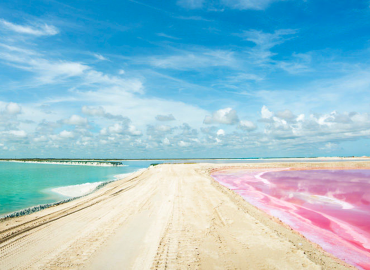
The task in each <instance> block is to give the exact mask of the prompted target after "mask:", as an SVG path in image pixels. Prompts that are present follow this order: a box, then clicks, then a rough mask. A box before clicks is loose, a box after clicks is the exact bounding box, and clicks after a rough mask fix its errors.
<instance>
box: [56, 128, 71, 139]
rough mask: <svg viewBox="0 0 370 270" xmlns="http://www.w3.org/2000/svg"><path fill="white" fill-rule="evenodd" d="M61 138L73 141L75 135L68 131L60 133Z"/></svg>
mask: <svg viewBox="0 0 370 270" xmlns="http://www.w3.org/2000/svg"><path fill="white" fill-rule="evenodd" d="M59 136H60V137H61V138H63V139H71V138H74V136H75V135H74V134H73V132H72V131H67V130H63V131H62V132H60V133H59Z"/></svg>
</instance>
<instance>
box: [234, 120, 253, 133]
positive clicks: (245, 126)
mask: <svg viewBox="0 0 370 270" xmlns="http://www.w3.org/2000/svg"><path fill="white" fill-rule="evenodd" d="M238 128H239V129H241V130H245V131H253V130H256V129H257V126H256V125H255V124H254V123H253V122H252V121H248V120H242V121H240V123H239V126H238Z"/></svg>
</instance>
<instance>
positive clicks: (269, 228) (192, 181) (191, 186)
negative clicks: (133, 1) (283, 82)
mask: <svg viewBox="0 0 370 270" xmlns="http://www.w3.org/2000/svg"><path fill="white" fill-rule="evenodd" d="M226 166H227V167H233V166H237V167H241V166H245V167H249V168H256V167H259V168H261V167H297V168H301V167H304V166H309V167H315V166H316V167H319V166H320V167H335V166H341V167H343V166H348V167H365V166H367V167H370V162H348V163H347V162H346V163H345V164H344V163H343V162H341V163H301V164H299V163H291V164H286V163H285V164H280V163H273V164H271V163H270V164H246V165H241V164H236V165H230V164H227V165H222V164H217V165H216V164H178V165H176V164H172V165H167V164H164V165H158V166H155V167H150V168H149V169H147V170H145V171H142V172H137V173H135V174H133V175H130V176H129V177H127V178H125V179H122V180H119V181H116V182H113V183H111V184H108V185H107V186H105V187H103V188H102V189H100V190H98V191H97V192H95V193H93V194H91V195H88V196H86V197H83V198H81V199H78V200H75V201H72V202H69V203H66V204H62V205H58V206H55V207H52V208H48V209H45V210H43V211H41V212H37V213H34V214H32V215H29V216H23V217H19V218H12V219H8V220H3V221H1V222H0V269H19V268H30V269H66V268H68V269H165V268H168V269H348V267H349V266H346V265H345V264H344V263H343V262H341V261H339V260H337V259H336V258H334V257H332V256H331V255H329V254H327V253H325V252H324V251H322V250H321V249H320V248H318V247H317V246H315V245H314V244H312V243H310V242H309V241H307V240H306V239H304V238H303V237H302V236H300V235H299V234H298V233H296V232H294V231H292V230H291V229H290V228H288V227H286V226H284V225H283V224H280V223H279V222H278V221H276V220H274V219H273V218H271V217H269V216H267V215H266V214H264V213H263V212H261V211H259V210H258V209H256V208H255V207H253V206H251V205H250V204H248V203H246V202H245V201H244V200H243V199H242V198H241V197H240V196H239V195H237V194H235V193H234V192H232V191H230V190H228V189H227V188H225V187H223V186H221V185H220V184H218V183H217V182H216V181H214V180H213V179H212V178H211V177H210V176H209V173H210V171H212V170H217V169H220V168H224V167H226Z"/></svg>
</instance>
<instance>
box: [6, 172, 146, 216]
mask: <svg viewBox="0 0 370 270" xmlns="http://www.w3.org/2000/svg"><path fill="white" fill-rule="evenodd" d="M143 170H145V169H138V170H136V171H134V172H132V173H123V174H117V175H114V180H107V181H103V182H101V181H100V182H92V183H84V184H77V185H70V186H61V187H54V188H49V189H48V191H49V192H52V193H57V194H59V195H60V196H64V197H69V198H65V199H62V200H57V201H55V202H52V203H45V204H38V205H32V206H30V207H26V208H23V209H19V210H16V211H12V212H9V213H5V214H1V215H0V222H2V221H3V220H5V219H9V218H14V217H20V216H25V215H30V214H32V213H36V212H39V211H42V210H44V209H47V208H49V207H53V206H57V205H61V204H65V203H68V202H71V201H73V200H76V199H79V198H82V197H85V196H88V195H90V194H92V193H94V192H96V191H97V190H99V189H101V188H102V187H104V186H105V185H108V184H110V183H112V182H115V181H119V180H122V179H123V178H126V177H129V176H130V175H132V174H134V173H137V172H141V171H143ZM95 183H99V184H98V185H97V186H96V187H95V188H94V189H93V190H91V191H89V192H87V193H85V194H82V195H79V196H66V195H63V194H61V193H58V192H56V191H54V190H56V189H59V188H67V187H71V186H81V185H86V184H95Z"/></svg>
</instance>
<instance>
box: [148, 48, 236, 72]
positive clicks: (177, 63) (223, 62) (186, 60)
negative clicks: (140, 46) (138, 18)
mask: <svg viewBox="0 0 370 270" xmlns="http://www.w3.org/2000/svg"><path fill="white" fill-rule="evenodd" d="M145 61H146V60H145ZM237 62H238V61H237V59H235V57H234V53H233V52H232V51H225V50H207V51H200V52H199V51H198V52H197V51H194V52H190V51H189V52H184V53H182V54H178V55H173V56H165V57H152V58H151V59H150V64H151V65H152V66H155V67H158V68H163V69H178V70H189V69H200V68H206V67H222V66H226V67H233V66H235V65H237Z"/></svg>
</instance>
